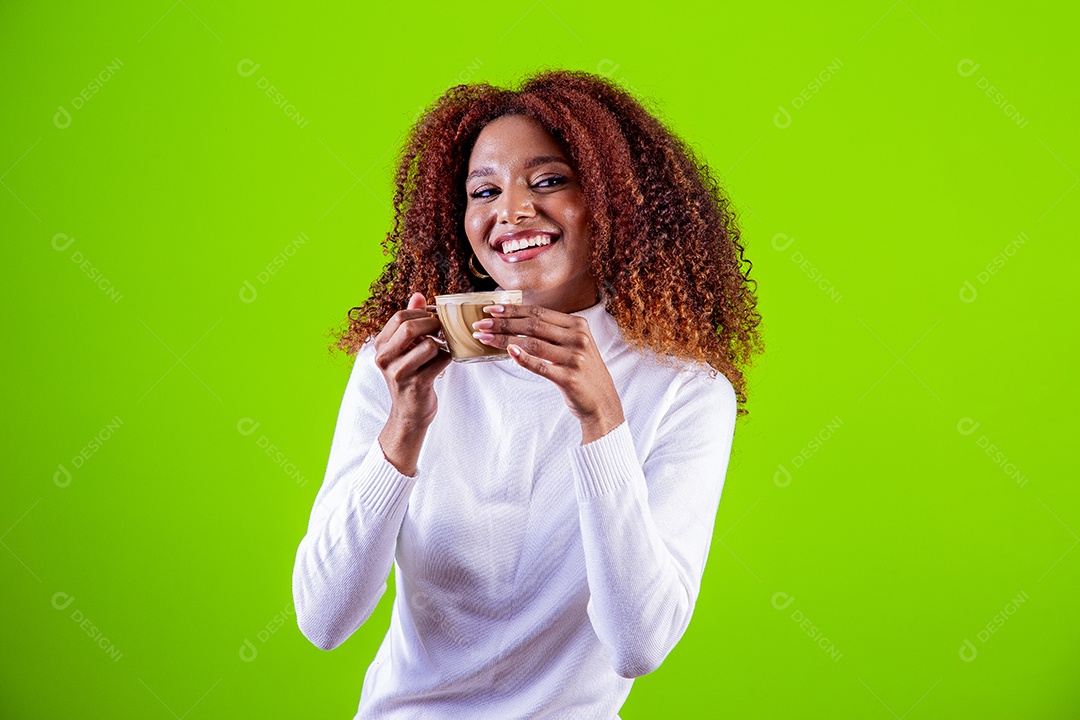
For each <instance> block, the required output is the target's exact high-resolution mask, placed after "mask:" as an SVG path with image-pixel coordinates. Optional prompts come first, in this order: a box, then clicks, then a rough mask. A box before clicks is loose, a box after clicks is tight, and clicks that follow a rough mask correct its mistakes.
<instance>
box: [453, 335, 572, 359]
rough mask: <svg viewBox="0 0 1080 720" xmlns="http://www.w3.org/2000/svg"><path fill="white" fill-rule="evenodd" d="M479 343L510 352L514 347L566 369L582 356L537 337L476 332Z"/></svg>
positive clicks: (570, 349)
mask: <svg viewBox="0 0 1080 720" xmlns="http://www.w3.org/2000/svg"><path fill="white" fill-rule="evenodd" d="M473 337H475V338H476V339H477V340H478V341H479V342H482V343H483V344H485V345H489V346H491V347H497V348H503V349H504V350H506V351H508V352H509V350H510V346H511V345H516V346H517V347H518V348H520V349H522V350H524V351H525V352H527V353H528V354H529V355H531V356H533V357H536V358H540V359H541V360H545V361H547V362H549V363H554V364H556V365H561V366H563V367H568V366H571V365H574V364H576V363H578V362H579V361H580V358H581V356H582V354H581V353H580V352H578V351H576V350H574V349H572V348H566V347H563V346H561V345H555V344H553V343H550V342H548V341H547V340H541V339H540V338H537V337H529V336H524V337H523V336H519V335H492V334H490V333H487V334H485V333H484V332H482V331H481V332H477V333H474V334H473Z"/></svg>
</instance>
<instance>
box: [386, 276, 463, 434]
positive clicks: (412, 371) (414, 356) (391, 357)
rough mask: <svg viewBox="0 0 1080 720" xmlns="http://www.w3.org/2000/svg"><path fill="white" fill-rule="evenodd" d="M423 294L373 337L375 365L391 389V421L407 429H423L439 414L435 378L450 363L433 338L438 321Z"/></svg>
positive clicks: (417, 294)
mask: <svg viewBox="0 0 1080 720" xmlns="http://www.w3.org/2000/svg"><path fill="white" fill-rule="evenodd" d="M426 305H427V300H426V298H425V297H424V295H423V293H418V292H417V293H413V294H412V296H411V297H410V298H409V306H408V308H407V309H405V310H398V311H397V312H396V313H394V315H393V316H392V317H391V318H390V319H389V320H388V321H387V323H386V325H385V326H383V329H382V330H381V331H380V332H379V334H378V335H377V336H376V337H375V365H376V366H378V368H379V370H380V371H381V372H382V374H383V377H384V378H385V380H386V386H387V388H389V390H390V400H391V405H392V408H391V415H392V416H393V419H394V420H396V421H398V422H400V423H401V424H402V425H404V426H408V427H409V428H410V429H426V428H427V427H428V425H430V424H431V422H432V421H433V420H434V419H435V413H436V412H437V411H438V405H439V401H438V397H437V396H436V395H435V388H434V382H435V376H436V375H438V374H439V373H441V372H442V371H443V370H445V369H446V366H447V365H449V364H450V361H451V359H450V354H449V353H446V352H440V348H439V345H438V343H437V342H436V341H435V339H434V338H432V337H428V336H430V335H432V334H434V333H436V332H438V331H439V329H440V327H441V325H440V324H439V318H438V317H436V316H435V315H432V314H431V313H430V312H428V310H426V309H425V306H426Z"/></svg>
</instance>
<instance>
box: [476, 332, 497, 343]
mask: <svg viewBox="0 0 1080 720" xmlns="http://www.w3.org/2000/svg"><path fill="white" fill-rule="evenodd" d="M472 336H473V337H474V338H476V339H477V340H479V341H480V342H489V341H491V340H494V339H495V336H494V335H492V334H491V333H485V332H474V333H473V334H472Z"/></svg>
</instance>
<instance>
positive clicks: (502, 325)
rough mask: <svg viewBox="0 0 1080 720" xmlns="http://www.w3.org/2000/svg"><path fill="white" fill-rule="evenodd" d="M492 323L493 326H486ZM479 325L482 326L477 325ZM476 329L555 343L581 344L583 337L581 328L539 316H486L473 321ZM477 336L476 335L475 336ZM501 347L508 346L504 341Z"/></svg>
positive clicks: (495, 334) (511, 339) (491, 333)
mask: <svg viewBox="0 0 1080 720" xmlns="http://www.w3.org/2000/svg"><path fill="white" fill-rule="evenodd" d="M488 324H490V326H491V327H484V326H485V325H488ZM477 325H479V326H480V327H478V328H477V327H476V326H477ZM473 326H474V328H475V329H478V330H479V331H480V332H483V333H488V334H490V335H494V336H496V337H500V336H502V337H504V338H505V337H506V336H509V335H522V336H525V337H535V338H540V339H541V340H546V341H548V342H550V343H553V344H555V345H580V344H581V342H582V338H581V337H580V336H579V333H580V330H579V329H577V328H566V327H562V326H561V325H552V324H551V323H549V322H546V321H544V320H542V319H540V318H537V317H531V316H530V317H512V318H507V317H495V318H486V319H485V320H478V321H477V322H475V323H473ZM474 337H475V336H474ZM513 340H514V338H513V337H510V338H509V341H511V342H512V341H513ZM500 347H506V344H505V343H504V344H503V345H501V346H500Z"/></svg>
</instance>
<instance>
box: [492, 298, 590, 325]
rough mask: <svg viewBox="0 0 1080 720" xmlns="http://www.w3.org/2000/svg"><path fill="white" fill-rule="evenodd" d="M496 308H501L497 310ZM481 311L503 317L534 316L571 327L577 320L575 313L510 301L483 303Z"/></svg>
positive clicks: (553, 323)
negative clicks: (569, 313) (498, 303)
mask: <svg viewBox="0 0 1080 720" xmlns="http://www.w3.org/2000/svg"><path fill="white" fill-rule="evenodd" d="M496 308H502V310H497V309H496ZM483 311H484V312H486V313H491V315H493V316H495V317H504V318H513V317H517V318H536V319H537V320H542V321H544V322H547V323H551V324H552V325H558V326H559V327H565V328H569V327H573V326H574V323H576V322H577V320H576V319H575V318H576V317H577V316H576V315H568V314H567V313H562V312H559V311H558V310H552V309H551V308H546V307H544V306H542V305H514V304H511V303H504V304H502V305H497V304H493V305H485V306H484V307H483Z"/></svg>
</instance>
